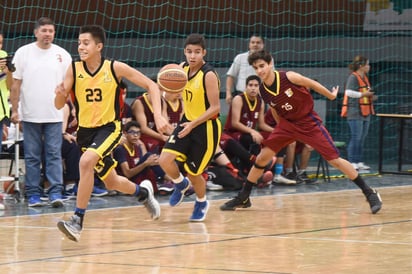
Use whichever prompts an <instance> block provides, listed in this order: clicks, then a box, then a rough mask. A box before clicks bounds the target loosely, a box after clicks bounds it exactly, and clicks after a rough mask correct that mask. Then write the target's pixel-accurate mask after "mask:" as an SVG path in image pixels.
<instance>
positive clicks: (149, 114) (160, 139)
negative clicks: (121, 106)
mask: <svg viewBox="0 0 412 274" xmlns="http://www.w3.org/2000/svg"><path fill="white" fill-rule="evenodd" d="M131 107H132V112H133V118H134V119H135V120H136V121H137V122H138V123H139V125H140V126H141V130H142V133H141V136H140V141H141V142H143V143H144V144H145V146H146V148H147V151H149V152H151V153H154V154H159V153H160V151H161V149H162V147H163V146H164V144H165V141H166V140H167V138H168V137H169V136H167V135H163V134H161V133H159V132H158V131H157V129H156V124H155V121H154V116H153V107H152V103H151V99H150V95H149V94H148V93H147V92H146V93H144V94H143V95H141V96H139V97H137V98H136V99H135V100H134V101H133V103H132V106H131Z"/></svg>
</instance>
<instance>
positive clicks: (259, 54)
mask: <svg viewBox="0 0 412 274" xmlns="http://www.w3.org/2000/svg"><path fill="white" fill-rule="evenodd" d="M259 59H262V60H264V61H265V62H266V63H268V64H269V63H270V62H271V61H272V55H270V53H269V52H268V51H266V50H259V51H255V52H252V53H250V54H249V56H248V58H247V61H248V62H249V65H253V63H254V62H256V61H257V60H259Z"/></svg>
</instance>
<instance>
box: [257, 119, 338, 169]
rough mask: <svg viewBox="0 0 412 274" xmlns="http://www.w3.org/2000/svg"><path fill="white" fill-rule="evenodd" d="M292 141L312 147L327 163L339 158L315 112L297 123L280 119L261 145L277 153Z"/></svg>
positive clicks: (331, 140) (330, 138)
mask: <svg viewBox="0 0 412 274" xmlns="http://www.w3.org/2000/svg"><path fill="white" fill-rule="evenodd" d="M294 141H299V142H302V143H304V144H308V145H310V146H312V147H313V149H315V150H316V151H317V152H318V153H319V154H320V155H322V157H323V158H324V159H325V160H327V161H330V160H334V159H337V158H339V150H338V149H337V148H336V147H335V145H334V143H333V139H332V137H331V136H330V134H329V132H328V130H327V129H326V128H325V127H324V126H323V124H322V120H321V119H320V118H319V116H318V115H317V114H316V113H315V112H312V113H311V114H309V115H308V116H306V117H304V118H302V119H300V120H299V121H293V122H290V121H288V120H285V119H281V120H280V122H279V124H278V125H277V126H276V127H275V128H274V130H273V131H272V133H271V134H270V135H269V137H268V138H267V139H265V140H264V141H263V145H264V146H266V147H269V148H270V149H272V150H273V151H275V152H279V151H280V150H281V149H282V148H283V147H284V146H286V145H288V144H290V143H292V142H294Z"/></svg>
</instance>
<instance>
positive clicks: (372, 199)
mask: <svg viewBox="0 0 412 274" xmlns="http://www.w3.org/2000/svg"><path fill="white" fill-rule="evenodd" d="M372 190H373V192H372V193H369V194H368V195H367V196H366V199H367V200H368V203H369V206H370V207H371V211H372V214H376V213H378V211H379V210H380V209H381V208H382V199H381V196H380V195H379V193H378V191H376V189H372Z"/></svg>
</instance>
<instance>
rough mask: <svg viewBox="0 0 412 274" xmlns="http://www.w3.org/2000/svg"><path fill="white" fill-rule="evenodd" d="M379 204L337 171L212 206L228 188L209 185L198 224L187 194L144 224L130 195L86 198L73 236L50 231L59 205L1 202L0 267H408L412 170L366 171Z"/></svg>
mask: <svg viewBox="0 0 412 274" xmlns="http://www.w3.org/2000/svg"><path fill="white" fill-rule="evenodd" d="M365 180H366V181H367V182H368V183H369V184H370V185H371V186H373V187H374V188H377V189H378V190H379V192H380V194H381V196H382V199H383V208H382V210H381V211H380V212H379V213H377V214H376V215H373V214H371V213H370V210H369V205H368V203H367V202H366V200H365V198H364V196H363V195H362V193H361V192H360V190H358V189H357V188H356V187H355V186H354V184H352V183H351V182H350V181H349V180H347V179H344V178H338V179H333V180H332V181H331V182H330V183H326V182H324V181H323V180H321V181H319V183H318V184H311V185H298V186H281V185H272V186H270V187H268V188H264V189H255V190H254V191H253V197H252V207H251V208H248V209H242V210H237V211H229V212H228V211H224V212H223V211H220V210H219V206H220V205H221V204H223V203H224V202H225V201H227V199H229V198H231V197H233V196H234V195H236V193H235V192H227V191H209V192H208V198H209V199H210V203H211V206H210V209H209V212H208V215H207V219H206V220H205V221H204V222H203V223H191V222H189V221H188V219H189V217H190V214H191V211H192V208H193V201H194V196H190V197H187V198H186V199H185V200H184V203H183V204H181V205H180V206H178V207H176V208H172V207H170V206H169V205H168V203H167V201H168V198H167V197H159V200H160V202H161V209H162V216H161V217H160V219H159V220H157V221H152V220H151V219H150V217H149V215H148V213H147V212H146V210H145V208H144V207H143V206H141V205H138V204H137V203H136V201H135V199H134V198H132V197H130V196H125V195H120V196H109V197H101V198H97V197H93V198H92V199H91V201H90V205H89V209H88V211H87V215H86V218H85V224H84V230H83V232H82V235H81V239H80V241H79V242H78V243H76V242H72V241H70V240H68V239H66V238H65V237H64V236H63V235H62V234H61V233H60V232H59V231H58V229H57V228H56V223H57V221H58V220H59V219H61V218H68V217H69V216H71V214H72V211H73V208H74V201H73V200H71V201H68V202H66V205H65V207H64V208H59V209H53V208H50V207H47V206H46V207H42V208H28V207H27V204H26V203H24V202H20V203H17V202H15V201H14V200H13V199H6V200H5V205H6V209H5V210H4V211H3V212H2V213H3V216H2V217H0V231H1V235H2V237H0V246H1V250H2V251H1V252H0V273H2V274H6V273H7V274H8V273H31V274H34V273H82V274H83V273H99V274H104V273H110V274H115V273H148V274H157V273H173V274H179V273H214V274H227V273H374V274H376V273H382V274H383V273H385V274H387V273H391V274H394V273H412V177H411V176H405V175H403V176H402V175H383V176H379V175H376V174H374V175H370V176H365Z"/></svg>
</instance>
